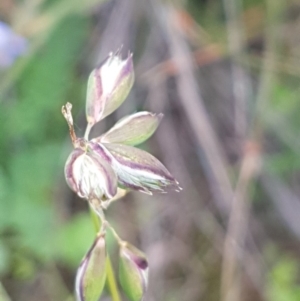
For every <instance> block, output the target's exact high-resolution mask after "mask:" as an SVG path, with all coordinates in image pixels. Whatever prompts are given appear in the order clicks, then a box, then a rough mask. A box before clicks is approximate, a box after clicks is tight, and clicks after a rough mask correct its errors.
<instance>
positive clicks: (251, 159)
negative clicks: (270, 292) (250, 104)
mask: <svg viewBox="0 0 300 301" xmlns="http://www.w3.org/2000/svg"><path fill="white" fill-rule="evenodd" d="M280 4H281V1H279V2H275V1H272V0H268V1H267V19H268V24H267V25H268V26H267V27H266V49H265V57H264V64H263V68H262V72H261V77H260V86H259V91H258V95H257V104H256V112H255V115H254V118H253V124H252V127H251V137H252V141H253V142H252V143H250V144H248V147H247V148H246V152H245V155H244V157H243V160H242V163H241V170H240V175H239V179H238V182H237V186H236V190H235V193H234V197H233V204H232V209H231V213H230V218H229V224H228V230H227V234H226V239H225V244H224V255H223V266H222V275H221V296H222V301H238V300H241V297H240V294H239V291H240V289H241V287H240V283H239V281H240V279H241V277H239V272H240V271H241V270H240V268H239V266H238V262H239V261H241V260H242V257H243V253H244V252H243V245H244V241H245V236H246V230H247V224H248V221H247V220H248V213H249V187H250V185H251V182H252V181H253V179H254V178H255V176H256V174H257V172H258V168H259V165H260V147H259V145H260V144H261V140H262V135H263V125H262V124H263V123H262V121H263V119H262V115H261V114H262V113H263V112H264V111H265V110H266V109H267V103H268V100H269V98H270V93H271V90H272V83H273V77H274V73H273V71H272V70H274V65H275V61H276V45H277V39H276V28H275V27H274V21H276V20H277V15H278V13H279V12H280V11H281V10H280V7H281V5H280Z"/></svg>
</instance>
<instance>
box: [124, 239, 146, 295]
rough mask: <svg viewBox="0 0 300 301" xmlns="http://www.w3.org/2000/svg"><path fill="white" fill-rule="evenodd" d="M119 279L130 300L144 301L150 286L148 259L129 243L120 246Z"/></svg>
mask: <svg viewBox="0 0 300 301" xmlns="http://www.w3.org/2000/svg"><path fill="white" fill-rule="evenodd" d="M119 278H120V284H121V286H122V288H123V290H124V292H125V294H126V295H127V297H128V299H130V300H131V301H140V300H142V298H143V296H144V294H145V292H146V289H147V286H148V262H147V258H146V256H145V254H144V253H143V252H141V251H140V250H138V249H137V248H136V247H134V246H133V245H130V244H129V243H127V242H122V243H121V246H120V263H119Z"/></svg>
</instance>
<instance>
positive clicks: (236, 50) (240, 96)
mask: <svg viewBox="0 0 300 301" xmlns="http://www.w3.org/2000/svg"><path fill="white" fill-rule="evenodd" d="M223 3H224V10H225V15H226V25H227V36H228V48H229V55H230V56H231V66H230V67H231V76H232V85H233V97H234V99H233V101H234V131H235V135H236V136H237V138H240V139H241V140H243V139H244V138H245V135H246V131H247V116H246V103H247V98H248V97H249V87H250V85H249V82H248V80H247V77H246V75H245V72H244V71H243V69H242V66H241V65H240V63H241V61H242V59H243V53H242V50H243V48H244V41H243V36H244V30H243V28H244V26H243V23H242V22H241V21H240V16H241V8H240V6H241V1H238V0H223ZM242 143H243V142H242Z"/></svg>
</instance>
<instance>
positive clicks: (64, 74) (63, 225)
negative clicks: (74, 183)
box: [0, 0, 300, 301]
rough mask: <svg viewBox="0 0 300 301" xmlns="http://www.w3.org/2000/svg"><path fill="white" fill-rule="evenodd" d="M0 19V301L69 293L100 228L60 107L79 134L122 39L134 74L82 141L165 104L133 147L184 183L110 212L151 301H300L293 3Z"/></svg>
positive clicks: (16, 7)
mask: <svg viewBox="0 0 300 301" xmlns="http://www.w3.org/2000/svg"><path fill="white" fill-rule="evenodd" d="M0 20H1V22H5V23H6V24H8V25H9V26H10V30H11V31H9V30H8V29H7V28H6V29H5V30H4V31H2V32H1V31H0V125H1V126H0V278H1V286H0V287H1V289H0V300H1V301H17V300H22V301H29V300H30V301H37V300H39V301H40V300H43V301H48V300H49V301H57V300H65V301H71V300H74V299H73V296H72V294H73V284H74V277H75V273H76V268H77V266H78V265H79V263H80V260H81V258H82V256H83V255H84V254H85V252H86V251H87V250H88V248H89V246H90V244H91V242H92V240H93V238H94V228H93V225H92V221H91V218H90V215H89V212H88V206H87V203H86V202H85V201H83V200H81V199H79V198H78V197H76V196H75V195H74V194H73V193H72V192H71V190H70V189H69V188H68V187H67V185H66V183H65V180H64V175H63V168H64V162H65V160H66V158H67V156H68V153H69V152H70V150H71V148H72V146H71V143H70V139H69V137H68V129H67V125H66V124H65V121H64V119H63V117H62V115H61V112H60V110H61V106H62V105H64V104H65V103H66V102H67V101H70V102H72V104H73V113H74V119H75V127H76V131H77V134H78V135H79V136H80V135H83V133H84V128H85V125H86V124H85V122H86V121H85V113H84V108H85V93H86V92H85V91H86V82H87V77H88V75H89V72H90V71H91V70H92V69H93V68H94V67H95V66H96V64H97V63H99V62H101V61H102V60H103V59H104V58H105V57H106V56H107V54H108V53H109V52H110V51H115V50H117V49H118V48H119V47H120V45H123V55H124V56H125V55H126V54H127V53H128V51H132V52H133V53H134V56H133V58H134V65H135V74H136V81H135V84H134V87H133V90H132V92H131V93H130V95H129V97H128V99H127V100H126V101H125V102H124V104H123V105H122V106H121V107H120V108H119V109H118V110H117V111H116V112H115V113H113V114H112V115H110V116H109V117H108V118H107V119H105V120H104V121H103V122H101V123H99V125H97V126H96V127H95V128H94V129H93V131H92V136H93V137H96V136H99V135H100V134H101V133H103V132H104V131H105V130H107V129H108V128H109V127H110V126H112V125H113V124H114V123H115V122H116V121H117V120H118V119H119V118H121V117H123V116H125V115H128V114H130V113H133V112H136V111H140V110H149V111H152V112H162V113H164V115H165V116H164V119H163V120H162V122H161V125H160V126H159V128H158V130H157V132H156V133H155V135H154V136H153V137H152V138H151V139H150V140H149V141H148V142H147V143H145V144H144V145H142V146H141V147H142V148H144V149H146V150H147V151H149V152H151V153H152V154H154V155H155V156H156V157H157V158H159V159H160V160H161V161H162V162H163V163H164V164H165V165H166V166H167V167H168V169H169V170H170V171H171V172H172V174H173V175H174V176H175V177H176V178H177V179H178V181H179V182H180V184H181V186H182V188H183V191H182V192H180V193H175V192H174V193H173V192H170V193H168V194H163V195H160V194H157V195H154V196H147V195H143V194H141V193H135V192H131V193H129V194H128V195H126V196H125V197H124V198H123V199H121V200H119V201H117V202H115V203H113V204H112V205H111V207H110V208H109V209H108V211H107V218H108V220H109V221H110V222H111V224H113V225H114V227H115V229H116V230H117V232H118V233H119V234H120V236H121V237H122V238H124V239H126V240H128V241H129V242H131V243H132V244H134V245H136V246H138V247H139V248H140V249H142V250H143V251H144V252H145V253H146V254H147V256H148V258H149V264H150V279H149V289H148V292H147V295H146V297H145V301H154V300H155V301H175V300H178V301H200V300H205V301H219V300H220V301H254V300H255V301H260V300H266V301H297V300H300V282H299V281H300V274H299V265H300V263H299V258H300V244H299V241H300V189H299V181H300V157H299V151H300V139H299V133H300V118H299V116H300V115H299V111H300V98H299V76H300V39H299V32H300V2H299V1H297V0H288V1H282V0H278V1H275V0H265V1H264V0H244V1H241V0H223V1H216V0H186V1H183V0H182V1H180V0H177V1H171V0H169V1H167V0H165V1H163V0H144V1H142V0H110V1H109V0H107V1H102V0H85V1H80V0H24V1H17V0H15V1H14V0H1V1H0ZM0 25H1V24H0ZM1 27H3V26H0V29H1ZM17 37H18V38H21V37H23V39H25V40H22V43H23V44H22V43H21V44H22V45H23V46H22V47H23V48H22V47H21V46H20V40H18V39H17ZM16 39H17V40H16ZM16 41H18V43H19V44H18V43H17V44H16ZM24 41H25V42H24ZM24 45H25V46H24ZM18 47H19V48H18ZM17 48H18V49H19V52H20V53H19V54H18V55H15V52H16V49H17ZM19 55H20V57H18V58H17V56H19ZM9 59H11V60H10V61H9ZM1 62H4V63H2V65H1ZM108 245H109V252H110V254H111V257H112V262H113V265H114V266H115V270H117V246H116V244H115V242H114V241H113V239H112V238H109V239H108ZM101 300H110V295H109V290H108V289H106V290H105V292H104V294H103V296H102V299H101ZM123 300H126V299H125V297H124V298H123Z"/></svg>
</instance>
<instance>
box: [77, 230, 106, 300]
mask: <svg viewBox="0 0 300 301" xmlns="http://www.w3.org/2000/svg"><path fill="white" fill-rule="evenodd" d="M105 280H106V248H105V234H103V233H101V234H98V236H97V238H96V239H95V241H94V243H93V245H92V247H91V248H90V250H89V251H88V253H87V254H86V256H85V257H84V259H83V260H82V262H81V264H80V266H79V268H78V270H77V275H76V284H75V290H76V298H77V301H98V300H99V298H100V296H101V293H102V291H103V287H104V284H105Z"/></svg>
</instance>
